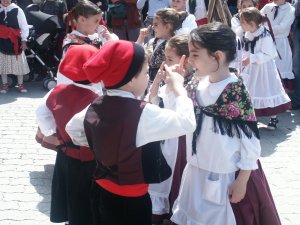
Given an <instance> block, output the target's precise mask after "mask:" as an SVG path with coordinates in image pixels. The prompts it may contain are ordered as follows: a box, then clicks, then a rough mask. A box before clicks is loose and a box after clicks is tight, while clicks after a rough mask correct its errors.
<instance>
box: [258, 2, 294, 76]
mask: <svg viewBox="0 0 300 225" xmlns="http://www.w3.org/2000/svg"><path fill="white" fill-rule="evenodd" d="M261 13H262V15H266V16H267V17H268V19H269V20H270V22H271V25H272V29H273V33H274V36H275V42H276V47H277V49H278V52H279V55H280V56H279V55H278V56H277V57H276V58H275V62H276V66H277V67H278V70H279V72H280V76H281V78H282V79H286V80H287V81H290V82H291V81H292V80H293V79H294V78H295V76H294V74H293V68H292V51H291V47H290V43H289V40H288V36H289V33H290V30H291V25H292V24H293V22H294V19H295V8H294V7H293V6H291V4H290V3H288V2H286V3H284V4H283V5H276V4H275V3H273V2H272V3H268V4H266V5H265V6H264V7H263V8H262V9H261Z"/></svg>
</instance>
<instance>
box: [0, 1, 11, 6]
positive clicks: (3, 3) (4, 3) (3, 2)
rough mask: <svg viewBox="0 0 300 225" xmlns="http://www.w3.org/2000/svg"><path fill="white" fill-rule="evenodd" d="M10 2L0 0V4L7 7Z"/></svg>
mask: <svg viewBox="0 0 300 225" xmlns="http://www.w3.org/2000/svg"><path fill="white" fill-rule="evenodd" d="M10 4H11V0H1V5H3V6H4V7H7V6H9V5H10Z"/></svg>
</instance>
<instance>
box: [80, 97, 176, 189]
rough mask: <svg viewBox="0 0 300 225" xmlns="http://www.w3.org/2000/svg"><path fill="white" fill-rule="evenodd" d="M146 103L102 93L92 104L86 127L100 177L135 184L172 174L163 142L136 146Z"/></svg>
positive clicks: (160, 179)
mask: <svg viewBox="0 0 300 225" xmlns="http://www.w3.org/2000/svg"><path fill="white" fill-rule="evenodd" d="M144 106H145V103H144V102H142V101H139V100H136V99H131V98H123V97H118V96H102V97H99V98H97V99H96V100H95V101H94V102H93V103H92V104H91V106H90V107H89V108H88V110H87V113H86V116H85V120H84V129H85V133H86V136H87V140H88V143H89V145H90V148H91V149H92V150H93V151H94V152H95V155H96V160H97V170H96V173H95V178H96V179H100V178H105V179H108V180H111V181H112V182H114V183H116V184H119V185H133V184H144V183H148V184H149V183H160V182H162V181H164V180H166V179H168V178H169V177H170V175H171V173H172V171H171V168H170V167H169V165H168V164H167V162H166V160H165V158H164V156H163V154H162V152H161V148H160V142H153V143H148V144H146V145H144V146H142V147H139V148H137V147H136V133H137V127H138V123H139V120H140V116H141V114H142V111H143V109H144ZM150 119H151V118H150Z"/></svg>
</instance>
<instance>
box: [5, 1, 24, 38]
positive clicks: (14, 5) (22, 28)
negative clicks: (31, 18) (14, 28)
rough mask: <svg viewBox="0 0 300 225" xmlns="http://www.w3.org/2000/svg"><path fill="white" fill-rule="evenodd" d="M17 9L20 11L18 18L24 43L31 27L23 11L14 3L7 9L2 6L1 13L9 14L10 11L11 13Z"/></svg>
mask: <svg viewBox="0 0 300 225" xmlns="http://www.w3.org/2000/svg"><path fill="white" fill-rule="evenodd" d="M15 8H17V9H18V15H17V17H18V23H19V28H20V30H21V39H22V41H26V40H27V37H28V35H29V26H28V24H27V20H26V17H25V14H24V12H23V10H22V9H21V8H20V7H19V6H17V5H16V4H14V3H11V4H10V5H9V6H7V7H4V6H3V5H1V4H0V12H3V11H4V12H5V13H8V12H9V11H11V10H12V9H15Z"/></svg>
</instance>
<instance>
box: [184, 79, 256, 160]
mask: <svg viewBox="0 0 300 225" xmlns="http://www.w3.org/2000/svg"><path fill="white" fill-rule="evenodd" d="M198 84H199V79H197V78H195V77H194V78H193V79H192V80H191V81H190V82H189V84H188V86H187V90H188V94H189V97H190V98H191V99H192V100H193V103H194V110H195V115H196V121H197V127H196V130H195V132H194V134H193V142H192V152H193V153H192V154H196V140H197V137H198V135H199V134H200V131H201V126H202V121H203V117H204V115H205V116H210V117H212V118H213V123H214V126H213V131H214V132H215V133H220V134H221V135H227V136H229V137H234V136H236V137H238V138H241V137H242V136H243V135H246V137H247V138H251V137H252V136H253V135H254V136H255V137H257V138H259V130H258V127H257V121H256V117H255V112H254V109H253V106H252V103H251V99H250V96H249V93H248V91H247V90H246V87H245V86H244V84H243V81H242V79H241V78H239V79H238V81H237V82H232V83H229V84H228V85H227V86H226V87H225V88H224V90H223V91H222V93H221V94H220V96H219V97H218V99H217V101H216V102H215V103H214V104H212V105H209V106H206V107H203V106H200V105H199V103H198V102H197V100H196V92H197V87H198Z"/></svg>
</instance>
